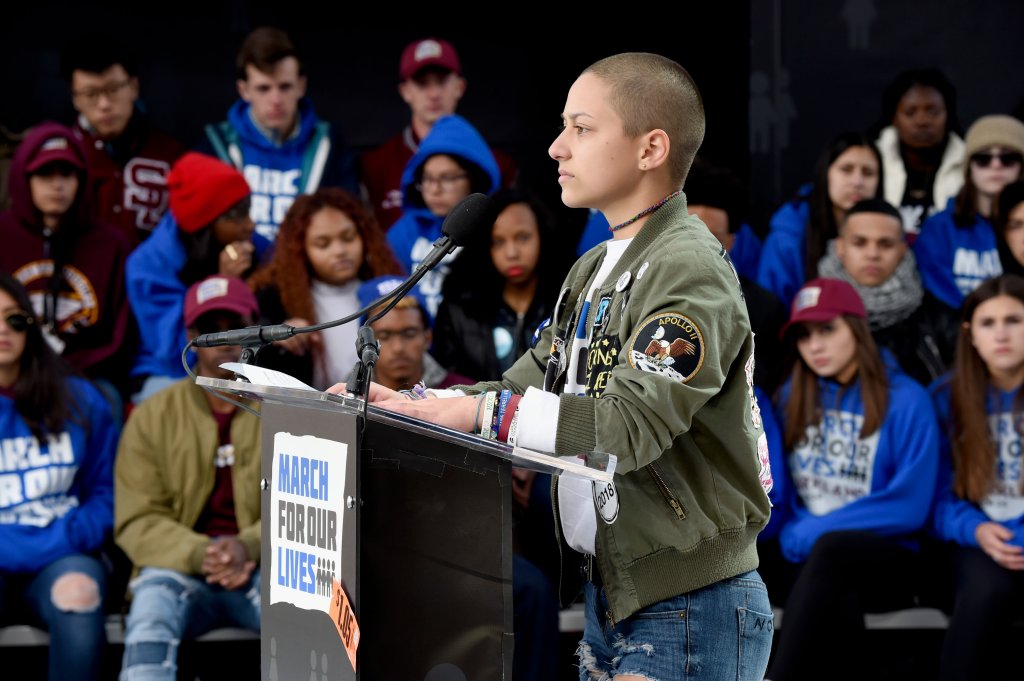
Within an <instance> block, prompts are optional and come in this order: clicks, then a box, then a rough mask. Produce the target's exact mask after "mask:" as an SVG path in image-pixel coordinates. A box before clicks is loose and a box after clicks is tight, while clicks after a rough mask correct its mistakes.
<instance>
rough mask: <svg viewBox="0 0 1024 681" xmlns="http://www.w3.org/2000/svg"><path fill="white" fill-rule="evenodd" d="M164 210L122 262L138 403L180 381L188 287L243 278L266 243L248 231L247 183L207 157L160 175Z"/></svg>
mask: <svg viewBox="0 0 1024 681" xmlns="http://www.w3.org/2000/svg"><path fill="white" fill-rule="evenodd" d="M168 186H169V187H170V191H171V196H170V210H168V211H167V213H166V214H165V215H164V217H163V219H162V220H161V221H160V224H159V225H157V228H156V229H155V230H154V231H153V236H151V237H150V238H149V239H147V240H146V241H145V242H144V243H142V244H141V245H140V246H139V247H138V248H136V249H135V251H134V252H133V253H132V254H131V256H130V257H129V258H128V266H127V274H126V278H127V281H128V299H129V300H130V301H131V305H132V311H133V312H134V313H135V319H136V321H137V322H138V325H139V331H140V334H141V342H140V347H139V353H138V357H137V358H136V360H135V366H134V368H133V369H132V375H133V377H134V378H135V380H136V383H137V384H138V385H139V386H140V387H139V392H138V393H136V395H135V396H134V397H133V401H134V402H136V403H138V402H141V401H142V400H143V399H145V398H146V397H149V396H150V395H152V394H153V393H155V392H156V391H158V390H160V389H161V388H164V387H167V386H168V385H170V384H171V383H173V382H174V381H176V380H177V379H178V378H181V377H182V376H184V375H185V369H184V367H182V365H181V351H182V349H183V348H184V347H185V343H186V340H185V327H184V325H183V324H182V322H181V310H182V306H183V305H184V302H185V291H186V290H187V289H188V287H189V286H191V285H192V284H194V283H196V282H197V281H200V280H202V279H205V278H206V277H208V276H210V275H212V274H220V275H221V276H225V277H245V276H248V275H249V274H250V273H251V272H252V271H253V270H254V268H255V266H256V264H257V263H259V262H260V260H261V259H262V257H263V254H264V253H265V252H266V250H267V249H268V248H269V246H270V242H268V241H267V240H266V239H264V238H263V237H261V236H260V235H259V234H256V233H254V227H253V224H252V220H251V219H250V217H249V207H250V206H249V204H250V195H249V185H248V184H246V182H245V178H244V177H242V174H241V173H239V172H238V171H237V170H235V169H234V168H232V167H231V166H228V165H225V164H223V163H221V162H220V161H218V160H217V159H215V158H210V157H209V156H203V155H202V154H197V153H194V152H189V153H187V154H185V155H184V156H182V157H181V159H179V160H178V162H177V163H175V164H174V167H173V168H172V169H171V174H170V175H169V176H168Z"/></svg>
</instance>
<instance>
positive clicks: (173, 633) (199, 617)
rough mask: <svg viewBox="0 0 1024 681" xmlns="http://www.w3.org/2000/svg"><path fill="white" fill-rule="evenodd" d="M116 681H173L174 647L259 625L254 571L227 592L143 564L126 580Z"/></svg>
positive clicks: (257, 584) (257, 580) (256, 572)
mask: <svg viewBox="0 0 1024 681" xmlns="http://www.w3.org/2000/svg"><path fill="white" fill-rule="evenodd" d="M131 592H132V607H131V610H130V611H129V612H128V623H127V629H126V631H125V637H124V661H123V663H122V667H121V676H120V679H121V681H157V680H160V681H174V680H175V676H176V674H177V672H178V646H179V644H180V643H181V641H182V639H191V638H195V637H197V636H201V635H203V634H204V633H206V632H208V631H210V630H212V629H217V628H220V627H241V628H244V629H251V630H253V631H259V629H260V571H259V569H258V568H257V569H256V570H254V571H253V574H252V577H250V578H249V583H248V584H246V585H245V586H243V587H241V588H239V589H234V590H232V591H227V590H225V589H224V588H223V587H220V586H217V585H211V584H207V583H206V581H205V580H204V579H202V578H201V577H197V576H194V575H185V574H182V573H180V572H176V571H174V570H167V569H164V568H143V569H142V572H141V573H140V574H139V576H138V577H137V578H136V579H134V580H133V581H132V583H131Z"/></svg>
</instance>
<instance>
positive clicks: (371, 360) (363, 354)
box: [356, 324, 380, 366]
mask: <svg viewBox="0 0 1024 681" xmlns="http://www.w3.org/2000/svg"><path fill="white" fill-rule="evenodd" d="M356 354H357V355H359V361H360V362H361V363H362V364H363V365H364V366H374V365H376V364H377V360H378V359H380V344H379V343H378V342H377V337H376V336H375V335H374V333H373V329H371V328H370V327H369V326H366V325H365V324H364V325H363V326H360V327H359V331H358V332H357V334H356Z"/></svg>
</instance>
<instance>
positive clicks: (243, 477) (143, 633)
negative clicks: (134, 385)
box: [114, 276, 260, 681]
mask: <svg viewBox="0 0 1024 681" xmlns="http://www.w3.org/2000/svg"><path fill="white" fill-rule="evenodd" d="M258 313H259V310H258V308H257V307H256V298H255V297H254V296H253V294H252V292H251V291H250V290H249V288H248V287H247V286H246V285H245V283H244V282H243V281H241V280H240V279H235V278H233V277H222V276H213V277H210V278H209V279H205V280H203V281H201V282H197V283H195V284H193V285H192V286H191V287H190V288H189V290H188V292H187V294H186V296H185V303H184V323H185V326H186V327H187V328H188V334H189V338H195V337H196V336H198V335H200V334H203V333H213V332H217V331H226V330H228V329H235V328H239V327H242V326H246V325H249V324H252V323H253V322H254V321H255V319H256V315H257V314H258ZM195 352H196V354H197V356H198V360H197V362H196V373H197V374H198V375H200V376H207V377H210V378H224V379H231V378H233V374H232V373H231V372H230V371H225V370H224V369H221V368H220V365H221V364H222V363H224V362H231V361H234V360H236V359H237V358H238V354H239V348H237V347H217V348H196V350H195ZM114 480H115V490H114V491H115V514H114V515H115V528H114V532H115V538H116V540H117V543H118V545H119V546H120V547H121V548H122V549H124V551H125V553H126V554H128V557H129V558H131V560H132V563H134V565H135V568H136V570H137V573H138V574H137V576H136V577H135V579H133V580H132V582H131V585H130V591H131V609H130V611H129V612H128V620H127V624H126V629H125V646H124V661H123V666H122V672H121V678H122V679H124V680H125V681H133V680H134V679H147V680H152V679H166V680H167V681H174V679H175V678H176V673H177V653H178V644H179V642H180V641H181V640H182V639H183V638H186V637H195V636H200V635H202V634H203V633H205V632H207V631H209V630H210V629H213V628H216V627H223V626H234V627H243V628H246V629H251V630H253V631H259V628H260V572H259V569H258V568H257V563H258V562H259V558H260V424H259V417H257V416H254V415H253V414H250V413H247V412H245V411H242V410H240V409H238V408H237V407H236V406H235V405H233V404H231V403H229V402H225V401H223V400H221V399H219V398H217V397H215V396H214V395H213V393H210V392H208V391H206V390H204V389H203V388H201V387H199V386H197V385H196V384H195V383H194V382H193V381H192V379H191V378H184V379H182V380H180V381H178V382H176V383H175V384H174V385H172V386H171V387H169V388H167V389H165V390H163V391H161V392H160V393H158V394H156V395H154V396H153V398H152V399H150V400H147V401H146V402H144V403H142V404H140V405H139V406H137V407H136V408H135V409H134V410H133V411H132V413H131V416H129V418H128V422H127V424H126V425H125V429H124V434H123V436H122V437H121V444H120V447H119V449H118V453H117V464H116V467H115V476H114Z"/></svg>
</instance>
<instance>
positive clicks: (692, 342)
mask: <svg viewBox="0 0 1024 681" xmlns="http://www.w3.org/2000/svg"><path fill="white" fill-rule="evenodd" d="M703 363H704V339H703V337H702V336H701V333H700V329H699V328H697V325H696V324H694V323H693V320H691V319H690V318H689V317H686V316H685V315H682V314H679V313H677V312H665V313H662V314H658V315H655V316H653V317H650V318H648V319H647V320H646V321H645V322H644V323H643V324H641V326H640V328H639V329H638V330H637V331H636V333H634V334H633V338H632V340H631V341H630V343H629V364H630V366H632V367H633V368H634V369H640V370H641V371H648V372H651V373H655V374H661V375H662V376H665V377H667V378H670V379H672V380H674V381H679V382H680V383H686V382H687V381H689V380H690V379H692V378H693V377H694V376H696V375H697V372H698V371H700V367H701V365H702V364H703Z"/></svg>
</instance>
